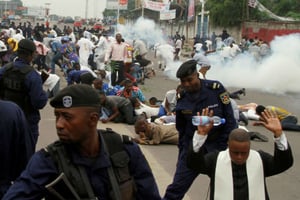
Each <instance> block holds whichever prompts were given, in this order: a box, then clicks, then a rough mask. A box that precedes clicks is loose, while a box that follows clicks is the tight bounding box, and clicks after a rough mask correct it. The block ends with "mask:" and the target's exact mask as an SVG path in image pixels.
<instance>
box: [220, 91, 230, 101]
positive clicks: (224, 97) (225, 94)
mask: <svg viewBox="0 0 300 200" xmlns="http://www.w3.org/2000/svg"><path fill="white" fill-rule="evenodd" d="M220 99H221V101H222V103H223V104H229V103H230V98H229V93H228V92H223V93H222V94H220Z"/></svg>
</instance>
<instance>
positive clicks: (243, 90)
mask: <svg viewBox="0 0 300 200" xmlns="http://www.w3.org/2000/svg"><path fill="white" fill-rule="evenodd" d="M240 94H243V95H244V96H246V89H245V88H243V89H241V90H240Z"/></svg>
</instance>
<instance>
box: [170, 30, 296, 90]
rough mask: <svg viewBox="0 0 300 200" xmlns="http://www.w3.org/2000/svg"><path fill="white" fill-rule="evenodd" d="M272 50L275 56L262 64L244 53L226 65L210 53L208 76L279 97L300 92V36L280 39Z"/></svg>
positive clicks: (275, 40) (274, 41)
mask: <svg viewBox="0 0 300 200" xmlns="http://www.w3.org/2000/svg"><path fill="white" fill-rule="evenodd" d="M270 48H271V55H269V56H267V57H265V58H264V59H261V60H260V61H256V60H255V59H254V58H253V56H251V55H249V54H247V53H242V54H239V55H238V56H237V57H235V58H234V59H232V60H228V61H227V62H226V63H225V62H224V61H222V58H221V57H220V55H219V54H218V53H215V54H210V55H208V59H209V60H210V61H211V65H212V67H211V69H210V70H209V71H208V73H207V74H206V77H207V78H208V79H212V80H219V81H221V82H222V83H223V84H224V85H225V86H226V87H237V88H251V89H256V90H260V91H266V92H270V93H277V94H284V93H286V92H293V93H297V92H300V86H299V85H300V34H292V35H288V36H280V37H276V38H275V39H274V40H273V41H272V42H271V43H270ZM177 68H178V66H174V68H172V69H169V72H168V73H169V74H171V75H170V78H174V77H176V76H175V75H176V70H177Z"/></svg>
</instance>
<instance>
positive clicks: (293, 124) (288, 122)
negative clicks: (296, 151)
mask: <svg viewBox="0 0 300 200" xmlns="http://www.w3.org/2000/svg"><path fill="white" fill-rule="evenodd" d="M266 109H267V110H271V111H273V112H275V113H276V114H277V116H278V118H279V120H280V123H281V126H282V129H283V130H289V131H300V125H299V124H297V123H298V118H297V117H296V116H295V115H293V113H291V112H289V111H287V110H286V109H284V108H280V107H276V106H266V107H265V106H263V105H258V106H257V107H256V114H258V115H259V116H260V117H262V115H261V113H263V111H264V110H266Z"/></svg>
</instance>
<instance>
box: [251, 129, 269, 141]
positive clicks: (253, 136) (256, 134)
mask: <svg viewBox="0 0 300 200" xmlns="http://www.w3.org/2000/svg"><path fill="white" fill-rule="evenodd" d="M248 133H249V135H250V138H251V140H255V139H258V140H260V141H262V142H268V141H269V139H268V138H267V137H266V136H264V135H262V134H260V133H259V132H252V131H251V132H248Z"/></svg>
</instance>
